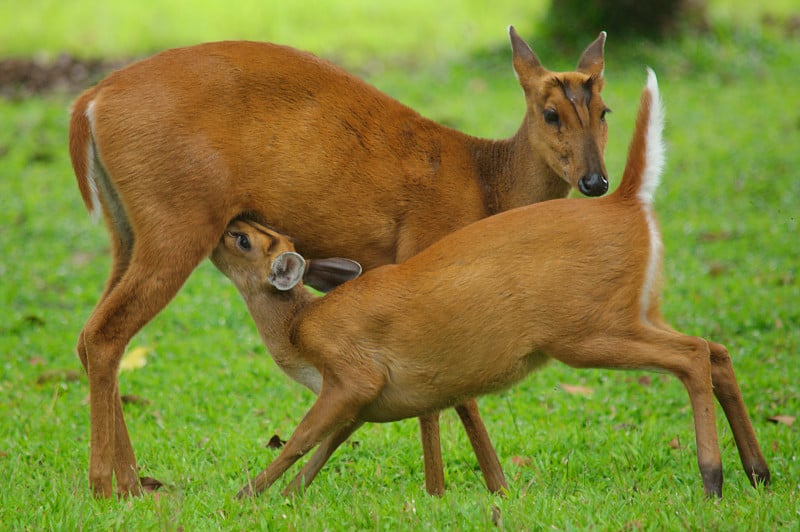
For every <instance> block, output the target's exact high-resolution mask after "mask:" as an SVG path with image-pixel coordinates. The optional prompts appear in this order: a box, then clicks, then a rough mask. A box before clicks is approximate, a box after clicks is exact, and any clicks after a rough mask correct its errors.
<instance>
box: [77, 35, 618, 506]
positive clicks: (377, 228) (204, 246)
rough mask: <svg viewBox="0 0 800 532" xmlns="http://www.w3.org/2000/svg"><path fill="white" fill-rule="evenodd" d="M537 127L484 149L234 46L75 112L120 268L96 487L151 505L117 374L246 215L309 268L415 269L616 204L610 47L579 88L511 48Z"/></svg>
mask: <svg viewBox="0 0 800 532" xmlns="http://www.w3.org/2000/svg"><path fill="white" fill-rule="evenodd" d="M509 35H510V39H511V46H512V55H513V64H514V69H515V72H516V74H517V77H518V78H519V82H520V85H521V86H522V88H523V92H524V94H525V99H526V109H527V112H526V113H525V116H524V118H523V120H522V124H521V126H520V128H519V130H518V131H517V133H516V134H515V135H513V136H512V137H510V138H508V139H505V140H499V141H494V140H486V139H478V138H474V137H471V136H468V135H464V134H462V133H459V132H458V131H455V130H453V129H450V128H447V127H444V126H441V125H439V124H436V123H434V122H432V121H431V120H428V119H426V118H424V117H422V116H420V115H419V114H418V113H416V112H414V111H413V110H412V109H409V108H408V107H406V106H404V105H402V104H400V103H399V102H397V101H396V100H394V99H392V98H390V97H388V96H386V95H385V94H383V93H381V92H379V91H378V90H376V89H375V88H374V87H372V86H370V85H368V84H366V83H364V82H363V81H361V80H359V79H358V78H356V77H354V76H352V75H350V74H348V73H347V72H345V71H344V70H342V69H340V68H339V67H337V66H335V65H332V64H331V63H328V62H326V61H323V60H321V59H319V58H317V57H314V56H312V55H311V54H307V53H303V52H300V51H297V50H294V49H292V48H288V47H284V46H278V45H274V44H267V43H255V42H219V43H207V44H202V45H199V46H193V47H187V48H178V49H174V50H167V51H165V52H162V53H160V54H157V55H155V56H153V57H151V58H149V59H145V60H143V61H140V62H138V63H134V64H132V65H130V66H128V67H127V68H124V69H122V70H120V71H117V72H114V73H113V74H111V75H109V76H108V77H107V78H106V79H104V80H103V81H101V82H100V83H99V84H98V85H97V86H95V87H93V88H91V89H89V90H87V91H86V92H84V93H83V94H82V95H81V96H80V97H79V98H78V99H77V100H76V102H75V104H74V106H73V110H72V118H71V122H70V139H69V143H70V156H71V158H72V164H73V168H74V170H75V175H76V177H77V180H78V187H79V189H80V191H81V195H82V197H83V199H84V202H85V204H86V207H87V208H88V209H89V210H90V211H92V212H97V211H98V204H99V206H100V207H99V208H100V210H102V215H103V217H104V219H105V222H106V225H107V226H108V229H109V233H110V235H111V242H112V249H113V265H112V268H111V273H110V275H109V279H108V282H107V284H106V286H105V289H104V291H103V293H102V295H101V296H100V301H99V302H98V304H97V307H96V308H95V310H94V312H93V313H92V315H91V317H90V318H89V320H88V321H87V323H86V325H85V327H84V329H83V331H82V332H81V335H80V338H79V340H78V347H77V349H78V354H79V356H80V359H81V361H82V363H83V365H84V367H85V368H86V369H87V372H88V376H89V389H90V397H91V417H92V435H91V453H90V463H89V478H90V484H91V486H92V488H93V490H94V492H95V493H96V494H97V495H100V496H109V495H111V493H112V473H113V474H114V475H116V480H117V491H118V492H119V493H120V494H123V495H127V494H132V493H133V494H135V493H138V492H139V489H140V487H139V479H138V476H137V474H136V459H135V456H134V453H133V449H132V446H131V442H130V438H129V436H128V432H127V429H126V427H125V422H124V420H123V419H122V408H121V405H120V403H119V394H118V391H117V387H118V385H117V381H116V371H117V367H118V365H119V361H120V358H121V357H122V353H123V351H124V348H125V345H126V344H127V343H128V342H129V341H130V339H131V338H132V337H133V336H134V335H135V334H136V332H137V331H139V329H140V328H141V327H143V326H144V325H145V324H146V323H148V322H149V321H150V320H151V319H152V318H153V317H154V316H155V315H156V314H157V313H158V312H160V311H161V309H162V308H164V306H166V305H167V303H168V302H169V301H170V300H171V299H172V298H173V296H174V295H175V294H176V292H177V291H178V290H179V289H180V287H181V286H182V284H183V283H184V281H185V280H186V279H187V277H188V276H189V275H190V273H191V272H192V271H193V270H194V268H195V267H196V266H197V265H198V264H199V263H200V262H201V261H202V260H203V259H205V258H206V257H208V255H209V254H210V253H211V251H212V250H213V249H214V246H215V245H216V244H217V242H218V241H219V238H220V236H221V235H222V233H223V231H224V230H225V227H226V226H227V225H228V223H229V222H230V221H231V220H233V219H234V218H237V217H239V216H243V215H246V216H248V217H250V218H251V219H254V220H258V221H260V222H261V223H264V224H267V225H269V226H270V227H275V228H277V229H279V230H280V231H281V232H283V233H285V234H290V235H292V236H293V237H294V238H295V239H296V242H297V248H298V250H299V251H301V252H302V253H303V254H304V255H305V256H308V257H310V258H316V257H326V256H337V255H338V256H348V257H353V258H355V259H357V260H358V261H359V262H360V263H361V264H363V265H364V267H365V268H367V269H369V268H373V267H375V266H379V265H382V264H388V263H393V262H398V261H402V260H404V259H406V258H408V257H410V256H412V255H414V254H415V253H417V252H418V251H420V250H421V249H423V248H425V247H426V246H428V245H430V244H431V243H433V242H435V241H436V240H438V239H439V238H441V237H442V236H444V235H446V234H448V233H450V232H452V231H454V230H456V229H458V228H459V227H463V226H465V225H467V224H468V223H471V222H473V221H475V220H478V219H480V218H483V217H486V216H488V215H491V214H494V213H496V212H500V211H503V210H506V209H509V208H513V207H517V206H521V205H526V204H529V203H532V202H538V201H543V200H548V199H553V198H559V197H564V196H566V195H567V193H568V192H569V190H570V189H571V188H572V187H576V188H578V189H580V190H581V191H582V192H583V193H584V194H587V195H594V196H596V195H602V194H603V193H605V192H606V189H607V181H606V171H605V166H604V163H603V151H604V149H605V145H606V138H607V127H606V123H605V118H604V117H605V113H606V112H607V109H606V106H605V104H604V103H603V100H602V98H601V96H600V91H601V89H602V87H603V82H604V80H603V75H602V72H603V65H604V60H603V46H604V43H605V33H601V34H600V36H599V37H598V38H597V39H596V40H595V41H594V42H593V43H592V44H590V45H589V46H588V47H587V48H586V51H585V52H584V53H583V55H582V56H581V58H580V60H579V62H578V68H577V70H576V71H574V72H564V73H556V72H550V71H548V70H547V69H545V68H544V67H543V66H542V65H541V63H540V62H539V60H538V58H537V57H536V55H535V54H534V53H533V51H532V50H531V49H530V47H529V46H528V45H527V44H526V43H525V41H523V40H522V39H521V38H520V37H519V36H518V35H517V34H516V32H515V31H514V30H513V28H511V29H510V31H509ZM457 410H458V411H459V414H460V415H461V416H462V419H464V420H465V425H466V426H467V428H468V431H469V433H470V440H471V443H472V444H473V447H474V448H475V449H476V452H477V453H478V460H479V463H480V465H481V468H482V469H483V471H484V474H485V476H486V478H487V484H488V486H489V488H490V489H491V490H493V491H496V490H499V489H501V488H502V487H504V486H505V485H506V483H505V479H504V477H503V475H502V470H501V469H500V465H499V462H498V461H497V458H496V456H495V453H494V450H493V449H492V448H491V443H490V442H489V440H488V437H487V436H486V434H485V430H482V424H481V422H480V418H479V416H478V413H477V407H476V405H475V402H474V401H471V400H467V401H466V403H464V404H463V405H459V406H458V407H457ZM421 423H422V428H423V441H424V443H423V446H424V454H425V460H426V482H427V488H428V491H429V492H431V493H441V492H442V490H443V488H444V479H443V476H442V467H441V456H440V451H439V449H438V446H439V442H438V436H437V435H436V431H438V425H437V424H436V415H435V414H426V415H425V416H423V418H421Z"/></svg>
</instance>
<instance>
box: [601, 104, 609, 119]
mask: <svg viewBox="0 0 800 532" xmlns="http://www.w3.org/2000/svg"><path fill="white" fill-rule="evenodd" d="M610 112H611V109H609V108H608V107H606V108H605V109H603V111H602V112H601V113H600V122H605V121H606V115H607V114H608V113H610Z"/></svg>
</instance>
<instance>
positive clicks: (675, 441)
mask: <svg viewBox="0 0 800 532" xmlns="http://www.w3.org/2000/svg"><path fill="white" fill-rule="evenodd" d="M667 445H669V447H670V449H677V450H683V449H686V447H684V446H683V445H681V439H680V437H679V436H675V437H674V438H672V439H671V440H669V443H668V444H667Z"/></svg>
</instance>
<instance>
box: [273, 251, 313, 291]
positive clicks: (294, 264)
mask: <svg viewBox="0 0 800 532" xmlns="http://www.w3.org/2000/svg"><path fill="white" fill-rule="evenodd" d="M305 271H306V260H305V259H304V258H303V256H302V255H300V254H299V253H295V252H294V251H287V252H285V253H281V254H280V255H278V256H277V257H275V260H274V261H272V267H270V271H269V276H268V277H267V280H268V281H269V283H270V284H271V285H272V286H274V287H275V288H277V289H278V290H283V291H286V290H291V289H292V288H294V287H295V286H296V285H297V283H299V282H300V281H302V280H303V273H304V272H305Z"/></svg>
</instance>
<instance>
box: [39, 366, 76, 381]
mask: <svg viewBox="0 0 800 532" xmlns="http://www.w3.org/2000/svg"><path fill="white" fill-rule="evenodd" d="M80 378H81V372H80V371H78V370H76V369H51V370H49V371H45V372H43V373H40V374H39V376H38V377H37V378H36V384H45V383H47V382H53V381H64V382H73V381H77V380H78V379H80Z"/></svg>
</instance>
